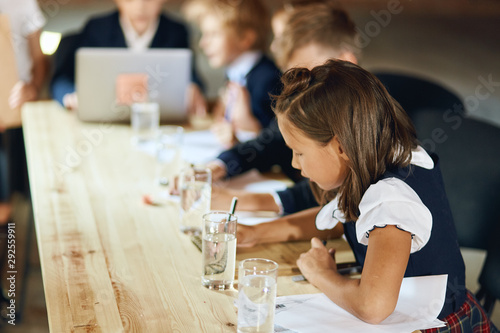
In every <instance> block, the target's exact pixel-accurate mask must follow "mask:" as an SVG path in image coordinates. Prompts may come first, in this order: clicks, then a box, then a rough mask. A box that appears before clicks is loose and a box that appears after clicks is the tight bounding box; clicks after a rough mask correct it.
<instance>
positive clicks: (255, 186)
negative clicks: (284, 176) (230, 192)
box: [225, 169, 287, 193]
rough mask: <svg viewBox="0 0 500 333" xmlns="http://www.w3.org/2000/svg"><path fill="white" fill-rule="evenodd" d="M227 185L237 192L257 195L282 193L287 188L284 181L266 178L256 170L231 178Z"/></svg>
mask: <svg viewBox="0 0 500 333" xmlns="http://www.w3.org/2000/svg"><path fill="white" fill-rule="evenodd" d="M225 185H226V186H227V187H229V188H232V189H235V190H245V191H249V192H255V193H263V192H270V191H282V190H284V189H285V188H286V186H287V184H286V183H285V182H283V181H280V180H275V179H269V178H266V177H264V176H263V175H262V174H261V173H260V172H258V171H257V170H255V169H254V170H250V171H248V172H245V173H244V174H242V175H239V176H237V177H233V178H231V179H230V180H228V181H227V183H225Z"/></svg>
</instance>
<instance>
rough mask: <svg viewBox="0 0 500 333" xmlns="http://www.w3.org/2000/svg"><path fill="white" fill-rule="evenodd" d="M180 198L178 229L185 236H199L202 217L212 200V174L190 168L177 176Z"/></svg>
mask: <svg viewBox="0 0 500 333" xmlns="http://www.w3.org/2000/svg"><path fill="white" fill-rule="evenodd" d="M178 181H179V192H180V197H181V208H180V229H181V231H182V232H184V233H186V234H200V233H201V229H202V217H203V215H204V214H206V213H208V212H209V211H210V203H211V199H212V172H211V171H210V169H206V168H198V167H191V168H187V169H183V170H182V171H181V173H180V175H179V180H178Z"/></svg>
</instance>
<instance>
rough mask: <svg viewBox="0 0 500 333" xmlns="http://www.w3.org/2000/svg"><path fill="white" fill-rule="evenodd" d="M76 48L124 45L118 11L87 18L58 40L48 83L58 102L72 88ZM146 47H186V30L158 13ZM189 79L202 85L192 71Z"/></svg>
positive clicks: (187, 41)
mask: <svg viewBox="0 0 500 333" xmlns="http://www.w3.org/2000/svg"><path fill="white" fill-rule="evenodd" d="M80 47H127V44H126V42H125V36H124V34H123V31H122V29H121V26H120V21H119V14H118V11H115V12H113V13H111V14H107V15H104V16H99V17H95V18H92V19H90V20H89V21H88V22H87V24H86V25H85V27H84V28H83V30H82V31H81V32H80V33H78V34H74V35H70V36H66V37H65V38H63V39H62V40H61V44H60V45H59V48H58V50H57V52H56V54H55V56H54V73H53V75H52V80H51V84H50V89H51V93H52V97H53V98H54V99H56V100H58V101H59V102H60V103H61V104H62V98H63V96H64V95H65V94H67V93H72V92H74V91H75V52H76V50H77V49H78V48H80ZM150 47H151V48H189V36H188V31H187V29H186V27H185V26H184V25H183V24H182V23H179V22H176V21H174V20H173V19H171V18H169V17H167V16H165V15H163V14H162V15H160V22H159V24H158V29H157V31H156V34H155V35H154V37H153V40H152V43H151V46H150ZM193 81H194V82H196V83H198V84H199V85H200V86H202V84H201V82H200V80H199V79H198V77H197V75H196V74H194V72H193Z"/></svg>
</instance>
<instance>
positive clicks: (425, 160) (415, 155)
mask: <svg viewBox="0 0 500 333" xmlns="http://www.w3.org/2000/svg"><path fill="white" fill-rule="evenodd" d="M410 164H413V165H416V166H419V167H421V168H424V169H428V170H432V169H434V161H433V160H432V157H430V156H429V154H427V152H426V151H425V149H424V148H422V146H417V148H416V149H415V150H412V151H411V161H410Z"/></svg>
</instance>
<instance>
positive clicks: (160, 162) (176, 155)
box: [156, 125, 184, 186]
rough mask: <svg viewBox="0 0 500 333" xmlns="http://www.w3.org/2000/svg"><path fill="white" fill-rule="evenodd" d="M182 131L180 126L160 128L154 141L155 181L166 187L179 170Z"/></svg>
mask: <svg viewBox="0 0 500 333" xmlns="http://www.w3.org/2000/svg"><path fill="white" fill-rule="evenodd" d="M183 134H184V129H183V128H182V127H181V126H174V125H167V126H161V127H160V129H159V131H158V136H157V141H156V162H157V170H156V180H157V183H158V184H159V185H164V186H166V185H168V184H169V182H170V181H171V180H172V179H173V177H174V176H176V175H177V174H178V173H179V172H180V169H181V165H182V159H181V145H182V138H183Z"/></svg>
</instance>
